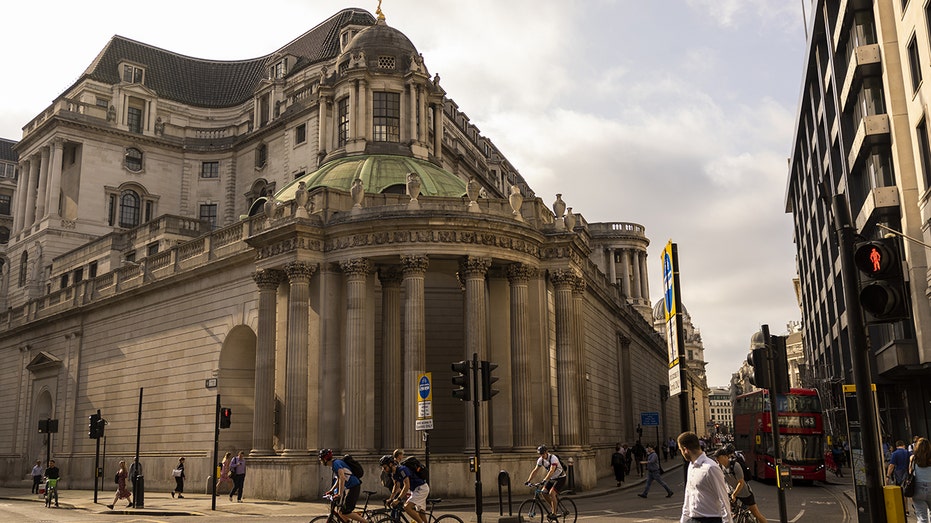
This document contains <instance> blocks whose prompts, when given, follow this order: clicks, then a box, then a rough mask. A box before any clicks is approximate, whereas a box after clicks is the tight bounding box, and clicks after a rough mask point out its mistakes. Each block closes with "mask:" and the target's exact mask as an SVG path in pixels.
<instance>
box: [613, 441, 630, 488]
mask: <svg viewBox="0 0 931 523" xmlns="http://www.w3.org/2000/svg"><path fill="white" fill-rule="evenodd" d="M611 468H612V469H614V479H615V480H617V486H619V487H620V486H621V485H622V484H624V469H625V468H627V458H626V457H625V456H624V447H622V446H621V444H620V443H618V444H617V445H615V446H614V454H611Z"/></svg>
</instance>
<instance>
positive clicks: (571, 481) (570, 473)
mask: <svg viewBox="0 0 931 523" xmlns="http://www.w3.org/2000/svg"><path fill="white" fill-rule="evenodd" d="M566 465H567V467H568V469H569V470H567V471H566V475H567V476H569V479H568V482H569V490H571V491H573V492H575V470H573V469H574V468H575V460H574V459H572V457H571V456H570V457H569V460H568V463H567V464H566Z"/></svg>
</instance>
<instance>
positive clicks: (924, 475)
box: [912, 438, 931, 523]
mask: <svg viewBox="0 0 931 523" xmlns="http://www.w3.org/2000/svg"><path fill="white" fill-rule="evenodd" d="M912 467H913V469H914V473H915V495H914V496H912V504H913V506H914V509H915V517H917V518H918V523H929V522H931V442H929V441H928V440H927V439H925V438H918V441H917V442H915V453H914V454H913V455H912Z"/></svg>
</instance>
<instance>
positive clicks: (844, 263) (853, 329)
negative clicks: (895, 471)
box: [831, 194, 886, 523]
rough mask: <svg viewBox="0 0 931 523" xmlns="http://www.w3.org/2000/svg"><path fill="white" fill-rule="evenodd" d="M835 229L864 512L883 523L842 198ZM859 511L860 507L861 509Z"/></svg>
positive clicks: (836, 202)
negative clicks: (857, 426) (860, 447)
mask: <svg viewBox="0 0 931 523" xmlns="http://www.w3.org/2000/svg"><path fill="white" fill-rule="evenodd" d="M831 210H832V211H833V214H834V228H835V231H836V232H837V243H838V253H839V255H840V262H841V279H842V282H843V285H844V302H845V304H846V307H847V336H848V338H849V339H850V363H851V366H852V367H853V377H854V383H855V384H856V386H857V392H858V394H857V409H858V410H859V411H860V424H861V425H860V426H861V428H862V434H861V436H862V441H863V461H864V463H863V465H864V476H865V477H866V490H867V505H868V507H867V509H868V510H869V518H870V521H872V522H874V523H885V522H886V513H885V510H884V507H885V502H884V499H883V492H882V489H883V485H882V475H881V473H880V471H879V470H878V469H879V467H880V465H879V464H880V463H881V460H880V455H879V438H878V437H877V431H876V418H875V417H874V416H875V414H874V413H875V412H876V405H875V403H874V401H873V394H871V393H870V391H872V390H873V389H872V377H871V375H870V359H869V357H870V350H869V344H868V343H867V341H866V331H865V329H864V325H863V315H862V313H861V310H860V302H859V297H858V296H857V288H858V280H857V268H856V266H855V264H854V260H853V245H854V230H853V227H852V226H851V222H850V208H849V207H848V205H847V198H846V196H845V195H844V194H837V195H835V196H834V198H833V200H832V205H831ZM860 508H861V509H862V508H863V507H860Z"/></svg>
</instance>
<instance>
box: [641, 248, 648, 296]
mask: <svg viewBox="0 0 931 523" xmlns="http://www.w3.org/2000/svg"><path fill="white" fill-rule="evenodd" d="M648 274H650V273H649V270H648V265H647V253H645V252H641V253H640V286H641V290H640V297H641V298H643V301H645V302H646V303H647V305H649V304H650V278H649V277H648Z"/></svg>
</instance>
